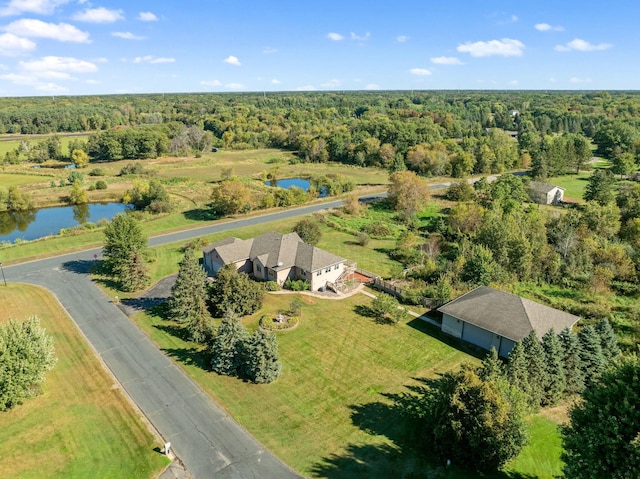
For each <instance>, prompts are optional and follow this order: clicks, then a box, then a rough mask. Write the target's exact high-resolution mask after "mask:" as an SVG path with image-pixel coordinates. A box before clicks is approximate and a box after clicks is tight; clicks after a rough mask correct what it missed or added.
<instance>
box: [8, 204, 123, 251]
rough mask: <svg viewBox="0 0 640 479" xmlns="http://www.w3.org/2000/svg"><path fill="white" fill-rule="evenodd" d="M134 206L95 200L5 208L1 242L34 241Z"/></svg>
mask: <svg viewBox="0 0 640 479" xmlns="http://www.w3.org/2000/svg"><path fill="white" fill-rule="evenodd" d="M130 208H131V206H130V205H125V204H122V203H92V204H86V205H75V206H59V207H55V208H41V209H39V210H28V211H3V212H1V213H0V243H13V242H14V241H15V240H16V239H21V240H28V241H30V240H34V239H38V238H43V237H44V236H49V235H55V234H58V232H59V231H60V230H61V229H63V228H72V227H74V226H78V225H81V224H83V223H87V222H90V223H97V222H98V221H100V220H103V219H107V220H110V219H111V218H113V217H114V216H115V215H117V214H118V213H122V212H123V211H125V210H127V209H130Z"/></svg>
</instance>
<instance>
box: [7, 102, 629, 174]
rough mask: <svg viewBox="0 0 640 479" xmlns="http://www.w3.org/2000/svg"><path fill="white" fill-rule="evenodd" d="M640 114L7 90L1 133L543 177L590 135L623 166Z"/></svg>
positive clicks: (618, 105)
mask: <svg viewBox="0 0 640 479" xmlns="http://www.w3.org/2000/svg"><path fill="white" fill-rule="evenodd" d="M639 115H640V95H638V94H637V93H636V92H580V93H578V92H515V91H514V92H511V91H510V92H479V91H478V92H473V91H461V92H455V91H441V92H437V91H420V92H343V93H339V92H329V93H309V92H305V93H292V92H289V93H269V94H268V95H265V94H167V95H115V96H100V97H58V98H48V97H46V98H45V97H38V98H20V99H16V98H4V99H0V134H2V133H7V134H51V133H66V132H87V133H92V136H91V138H90V140H89V142H88V144H86V145H79V144H78V145H75V147H77V148H81V149H84V150H85V151H86V152H87V153H88V154H89V156H90V158H91V159H92V160H94V161H95V160H100V161H105V160H107V161H108V160H118V159H142V158H155V157H158V156H163V155H167V154H170V155H176V156H180V155H185V154H188V153H196V154H197V153H198V152H203V151H206V150H207V149H210V148H212V147H216V148H220V147H223V148H227V149H254V148H265V147H270V148H281V149H286V150H291V151H295V152H296V153H297V155H298V156H299V158H300V160H301V161H311V162H326V161H337V162H340V163H346V164H354V165H360V166H376V167H383V168H387V169H389V170H391V171H394V170H402V169H404V168H408V169H410V170H413V171H415V172H417V173H418V174H420V175H423V176H453V177H464V176H466V175H468V174H484V173H499V172H502V171H505V170H510V169H514V168H531V170H532V174H533V176H535V177H538V178H544V177H546V176H554V175H557V174H564V173H569V172H572V171H577V170H579V169H580V168H581V167H582V165H583V164H584V163H585V162H586V161H588V160H589V159H590V157H591V150H590V145H591V144H592V143H593V144H595V145H596V146H597V153H598V154H600V155H602V156H605V157H608V158H609V159H612V160H613V159H616V158H617V159H618V161H617V166H618V171H619V172H620V174H625V173H628V172H630V171H631V170H633V168H634V167H635V165H634V162H635V161H637V156H638V152H640V140H639V139H640V125H639V119H640V116H639ZM514 138H517V142H515V141H513V139H514ZM53 142H55V140H53ZM51 143H52V140H49V144H43V145H31V146H29V145H26V146H25V148H23V149H22V150H20V151H15V152H11V153H9V154H7V155H6V157H5V162H9V163H15V162H19V161H21V159H24V158H28V159H30V160H39V161H45V160H47V159H49V158H54V159H60V158H59V156H61V155H63V153H62V152H57V151H56V148H55V145H51ZM69 154H71V152H69ZM56 155H57V156H58V157H56ZM627 170H628V171H627Z"/></svg>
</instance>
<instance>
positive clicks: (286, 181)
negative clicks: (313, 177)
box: [265, 178, 327, 198]
mask: <svg viewBox="0 0 640 479" xmlns="http://www.w3.org/2000/svg"><path fill="white" fill-rule="evenodd" d="M265 184H266V185H267V186H277V187H279V188H284V189H289V188H291V187H292V186H296V187H298V188H300V189H302V190H304V191H309V187H310V186H311V182H310V181H309V180H307V179H306V178H282V179H280V180H276V181H275V182H274V181H273V180H269V181H265ZM318 196H319V197H321V198H322V197H323V196H327V189H326V188H322V190H320V194H319V195H318Z"/></svg>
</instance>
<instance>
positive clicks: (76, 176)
mask: <svg viewBox="0 0 640 479" xmlns="http://www.w3.org/2000/svg"><path fill="white" fill-rule="evenodd" d="M67 181H68V182H69V183H71V184H73V183H75V182H76V181H79V182H80V183H82V182H83V181H84V175H83V174H82V173H80V172H79V171H72V172H71V173H69V176H67Z"/></svg>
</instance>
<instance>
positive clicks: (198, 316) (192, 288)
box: [167, 248, 212, 342]
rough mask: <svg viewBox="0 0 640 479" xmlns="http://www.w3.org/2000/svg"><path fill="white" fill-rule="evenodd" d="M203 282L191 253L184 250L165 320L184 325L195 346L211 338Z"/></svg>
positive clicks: (202, 275)
mask: <svg viewBox="0 0 640 479" xmlns="http://www.w3.org/2000/svg"><path fill="white" fill-rule="evenodd" d="M205 281H206V273H205V272H204V270H203V269H202V268H201V267H200V263H199V262H198V258H197V257H196V256H195V254H194V250H193V249H191V248H189V249H187V250H186V251H185V253H184V257H183V258H182V260H181V261H180V269H179V270H178V277H177V278H176V283H175V284H174V285H173V287H172V288H171V298H169V301H168V304H167V307H168V312H169V317H171V318H174V319H176V320H177V321H180V322H181V323H184V324H185V327H186V329H187V331H188V332H189V336H190V338H191V339H192V340H193V341H196V342H207V341H208V339H209V338H210V337H211V336H212V328H211V316H210V314H209V311H208V309H207V288H206V283H205Z"/></svg>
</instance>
